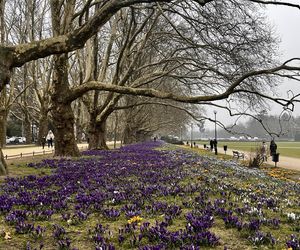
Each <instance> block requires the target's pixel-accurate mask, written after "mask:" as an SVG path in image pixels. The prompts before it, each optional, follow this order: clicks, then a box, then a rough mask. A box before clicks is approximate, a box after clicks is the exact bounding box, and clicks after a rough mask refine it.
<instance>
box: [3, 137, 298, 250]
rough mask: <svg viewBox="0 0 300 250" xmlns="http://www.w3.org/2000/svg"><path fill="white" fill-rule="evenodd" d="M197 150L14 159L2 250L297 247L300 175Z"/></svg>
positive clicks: (153, 146) (6, 187) (138, 148)
mask: <svg viewBox="0 0 300 250" xmlns="http://www.w3.org/2000/svg"><path fill="white" fill-rule="evenodd" d="M157 149H159V150H157ZM203 152H204V150H198V149H194V150H190V149H189V150H186V149H182V148H179V147H178V148H177V147H174V146H172V147H171V146H169V145H168V144H162V143H161V142H150V143H144V144H137V145H130V146H126V147H123V148H121V149H118V150H111V151H87V152H85V153H84V156H83V157H82V158H79V159H61V160H58V159H44V160H42V161H41V162H35V163H32V164H28V165H24V164H23V163H20V166H18V167H16V166H14V168H19V170H20V172H21V173H23V174H24V176H23V177H20V176H16V177H13V178H12V177H11V178H6V179H5V181H3V182H2V184H0V185H1V186H0V220H1V226H0V249H26V250H27V249H84V250H86V249H97V250H100V249H102V250H104V249H111V250H112V249H140V250H154V249H182V250H192V249H200V247H201V249H212V248H215V249H254V248H258V249H280V250H282V249H293V250H295V249H299V248H300V246H299V239H300V235H299V234H300V201H299V196H300V182H299V180H291V179H290V178H288V176H289V174H291V172H289V171H287V170H280V169H264V170H259V169H249V168H245V167H244V166H241V165H239V163H237V162H235V161H230V160H227V159H226V158H225V160H224V159H223V158H215V156H214V155H212V154H210V155H202V153H203ZM14 171H15V172H17V171H16V170H14ZM28 171H29V172H28ZM30 171H31V174H30V175H27V174H28V173H30ZM33 173H36V174H35V175H33Z"/></svg>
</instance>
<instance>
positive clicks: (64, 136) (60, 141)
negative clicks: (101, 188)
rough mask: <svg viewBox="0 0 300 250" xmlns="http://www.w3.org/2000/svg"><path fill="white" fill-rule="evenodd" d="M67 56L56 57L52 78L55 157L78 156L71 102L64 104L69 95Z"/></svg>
mask: <svg viewBox="0 0 300 250" xmlns="http://www.w3.org/2000/svg"><path fill="white" fill-rule="evenodd" d="M67 62H68V56H67V54H64V55H60V56H56V59H55V63H54V64H55V66H54V76H53V94H52V97H51V99H52V117H53V125H54V128H55V131H54V135H55V139H54V141H55V156H79V155H80V153H79V149H78V147H77V144H76V140H75V134H74V132H75V131H74V122H75V118H74V113H73V110H72V107H71V102H65V101H64V100H65V97H66V96H68V94H69V93H70V89H69V84H68V70H67V69H68V63H67Z"/></svg>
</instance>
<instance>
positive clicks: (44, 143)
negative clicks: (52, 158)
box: [42, 136, 46, 149]
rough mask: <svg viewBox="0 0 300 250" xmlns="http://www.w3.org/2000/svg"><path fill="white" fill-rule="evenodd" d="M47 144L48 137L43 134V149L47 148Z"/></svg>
mask: <svg viewBox="0 0 300 250" xmlns="http://www.w3.org/2000/svg"><path fill="white" fill-rule="evenodd" d="M45 145H46V137H45V136H43V138H42V147H43V149H44V148H45Z"/></svg>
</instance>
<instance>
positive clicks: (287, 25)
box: [267, 0, 300, 116]
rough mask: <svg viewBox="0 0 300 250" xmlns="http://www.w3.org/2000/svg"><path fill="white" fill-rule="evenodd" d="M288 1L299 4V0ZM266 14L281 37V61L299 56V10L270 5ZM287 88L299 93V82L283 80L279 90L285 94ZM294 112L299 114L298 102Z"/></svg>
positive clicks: (275, 109)
mask: <svg viewBox="0 0 300 250" xmlns="http://www.w3.org/2000/svg"><path fill="white" fill-rule="evenodd" d="M290 2H294V3H298V4H299V0H297V1H296V0H295V1H290ZM267 14H268V17H269V19H270V22H271V24H273V25H274V27H275V29H276V31H277V34H278V35H279V37H280V38H281V43H280V51H281V59H282V61H285V60H287V59H290V58H293V57H298V58H300V32H299V25H300V10H299V9H296V8H290V7H282V6H271V5H270V6H268V8H267ZM289 89H292V90H294V92H298V93H300V83H298V82H296V81H289V80H285V81H284V82H283V83H282V85H281V87H280V92H281V93H282V94H283V95H285V94H286V92H287V91H288V90H289ZM272 111H273V112H274V113H275V112H276V111H278V108H274V109H273V110H272ZM294 113H295V115H297V116H299V115H300V105H299V104H298V105H297V106H296V108H295V112H294Z"/></svg>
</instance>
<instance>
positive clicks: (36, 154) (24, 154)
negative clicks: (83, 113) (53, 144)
mask: <svg viewBox="0 0 300 250" xmlns="http://www.w3.org/2000/svg"><path fill="white" fill-rule="evenodd" d="M87 148H88V146H81V147H79V150H80V151H83V150H85V149H87ZM53 153H54V149H50V150H43V151H32V152H29V153H19V154H15V155H5V156H4V157H5V159H6V160H10V159H17V158H23V157H26V156H27V157H28V156H38V155H45V154H53Z"/></svg>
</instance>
